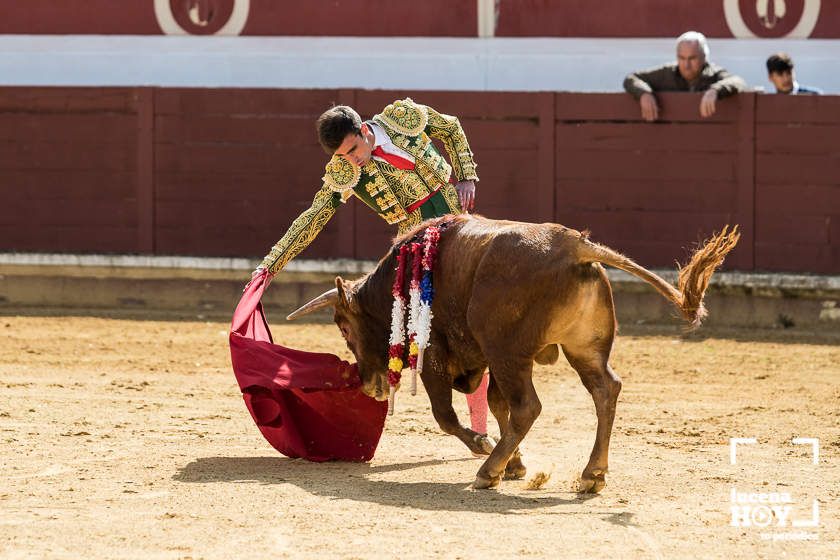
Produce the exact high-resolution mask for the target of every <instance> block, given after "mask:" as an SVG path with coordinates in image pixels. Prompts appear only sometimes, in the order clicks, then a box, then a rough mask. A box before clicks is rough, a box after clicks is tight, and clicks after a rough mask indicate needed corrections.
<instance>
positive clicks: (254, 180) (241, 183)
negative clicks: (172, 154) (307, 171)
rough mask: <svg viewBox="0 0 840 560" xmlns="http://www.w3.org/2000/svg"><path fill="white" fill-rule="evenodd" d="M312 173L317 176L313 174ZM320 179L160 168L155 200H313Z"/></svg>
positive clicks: (230, 171) (156, 180) (246, 172)
mask: <svg viewBox="0 0 840 560" xmlns="http://www.w3.org/2000/svg"><path fill="white" fill-rule="evenodd" d="M312 175H313V179H314V176H315V175H317V174H316V173H313V174H312ZM320 186H321V182H320V180H313V181H312V182H311V183H309V182H304V181H300V182H296V183H290V182H288V181H286V180H285V179H284V178H283V177H282V176H279V175H278V174H276V173H250V172H248V171H247V170H243V171H240V170H234V169H230V170H227V171H195V172H181V171H159V172H158V173H157V174H156V175H155V193H156V199H157V200H160V201H164V200H212V201H215V202H217V203H223V202H226V201H235V200H239V199H242V198H247V199H249V200H259V201H263V202H276V203H286V202H287V201H289V200H309V201H311V200H312V197H313V196H314V195H315V191H317V190H318V188H319V187H320Z"/></svg>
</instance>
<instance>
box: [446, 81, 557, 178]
mask: <svg viewBox="0 0 840 560" xmlns="http://www.w3.org/2000/svg"><path fill="white" fill-rule="evenodd" d="M546 95H552V94H546ZM552 108H553V106H552ZM460 121H461V126H462V127H463V129H464V133H465V134H466V136H467V141H468V142H469V144H470V148H472V150H473V152H474V153H475V154H476V163H478V155H479V154H481V153H482V152H483V151H484V150H504V149H509V148H510V149H515V150H523V149H524V150H534V152H536V151H537V148H538V147H539V144H540V142H541V140H540V138H541V137H540V125H539V124H538V123H537V122H536V121H534V120H532V119H517V120H501V119H473V118H468V119H460ZM552 124H553V123H552Z"/></svg>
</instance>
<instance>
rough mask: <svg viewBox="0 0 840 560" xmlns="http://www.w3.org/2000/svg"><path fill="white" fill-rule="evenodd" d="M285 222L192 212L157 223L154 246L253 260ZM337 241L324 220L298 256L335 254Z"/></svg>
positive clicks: (173, 251) (163, 250) (332, 226)
mask: <svg viewBox="0 0 840 560" xmlns="http://www.w3.org/2000/svg"><path fill="white" fill-rule="evenodd" d="M288 226H289V224H282V225H279V226H275V227H271V228H267V227H266V225H265V224H259V223H248V224H228V223H225V222H211V221H209V220H208V219H206V218H204V217H202V216H197V215H192V216H190V217H189V219H188V220H186V221H184V223H182V224H179V225H163V226H158V228H157V239H156V242H157V247H156V248H157V251H158V252H159V253H161V254H182V255H183V254H187V255H197V256H224V257H242V256H245V257H254V259H255V264H256V261H257V260H258V259H261V258H262V257H263V256H265V255H266V254H267V253H268V252H269V251H270V250H271V247H272V246H273V245H274V243H276V242H277V240H278V239H280V238H281V237H282V236H283V234H284V233H285V232H286V229H287V228H288ZM337 242H338V235H337V232H336V228H335V224H332V223H330V224H327V227H326V228H325V229H324V231H322V232H321V233H320V234H319V235H318V237H317V238H316V239H315V240H314V241H313V242H312V244H311V245H310V246H309V247H307V248H306V249H305V250H304V251H303V253H302V254H301V256H300V257H299V258H307V259H309V258H336V255H337V252H336V250H335V246H336V243H337Z"/></svg>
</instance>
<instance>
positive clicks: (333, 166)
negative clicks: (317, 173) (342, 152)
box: [324, 156, 362, 193]
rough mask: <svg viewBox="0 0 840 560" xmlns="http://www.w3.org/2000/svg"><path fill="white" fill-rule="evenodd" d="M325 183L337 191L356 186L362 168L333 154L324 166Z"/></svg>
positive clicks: (341, 191)
mask: <svg viewBox="0 0 840 560" xmlns="http://www.w3.org/2000/svg"><path fill="white" fill-rule="evenodd" d="M324 169H325V171H326V173H324V183H325V184H326V185H327V186H329V188H330V189H332V190H333V191H335V192H340V193H343V192H345V191H348V190H350V189H352V188H353V187H355V186H356V184H357V183H358V182H359V177H361V174H362V170H361V168H359V167H356V166H355V165H353V164H352V163H350V162H349V161H347V160H346V159H344V158H342V157H339V156H333V157H332V158H331V159H330V161H328V162H327V165H326V167H325V168H324Z"/></svg>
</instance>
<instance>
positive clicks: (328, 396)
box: [230, 272, 387, 461]
mask: <svg viewBox="0 0 840 560" xmlns="http://www.w3.org/2000/svg"><path fill="white" fill-rule="evenodd" d="M269 278H270V277H269V275H268V273H267V272H263V273H262V274H260V275H258V276H256V277H255V278H254V279H253V280H252V281H251V282H250V283H249V284H248V285H247V286H246V287H245V292H244V293H243V294H242V299H241V300H240V301H239V305H237V307H236V311H235V312H234V314H233V322H232V323H231V327H230V357H231V363H232V365H233V373H234V374H235V375H236V380H237V382H239V388H240V389H241V390H242V396H243V397H244V399H245V406H247V407H248V411H249V412H250V413H251V417H252V418H253V419H254V422H256V424H257V427H258V428H259V429H260V432H262V435H263V437H265V439H266V440H268V442H269V443H270V444H271V445H272V446H273V447H274V448H275V449H276V450H277V451H279V452H280V453H282V454H283V455H286V456H287V457H303V458H304V459H308V460H310V461H330V460H342V461H370V460H371V459H372V458H373V454H374V452H375V451H376V446H377V444H378V443H379V438H380V436H381V435H382V428H383V427H384V425H385V414H386V412H387V403H385V402H379V401H376V400H375V399H372V398H370V397H368V396H367V395H365V394H364V393H362V392H361V391H360V390H359V386H360V385H361V381H360V379H359V373H358V369H357V367H356V364H350V363H349V362H346V361H344V360H341V359H340V358H339V357H338V356H334V355H333V354H322V353H316V352H303V351H301V350H294V349H292V348H285V347H283V346H279V345H277V344H274V343H273V342H274V341H273V339H272V336H271V330H270V329H269V327H268V321H267V320H266V318H265V313H264V312H263V307H262V303H261V302H260V300H261V298H262V295H263V292H264V291H265V289H266V287H267V286H268V283H269Z"/></svg>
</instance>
